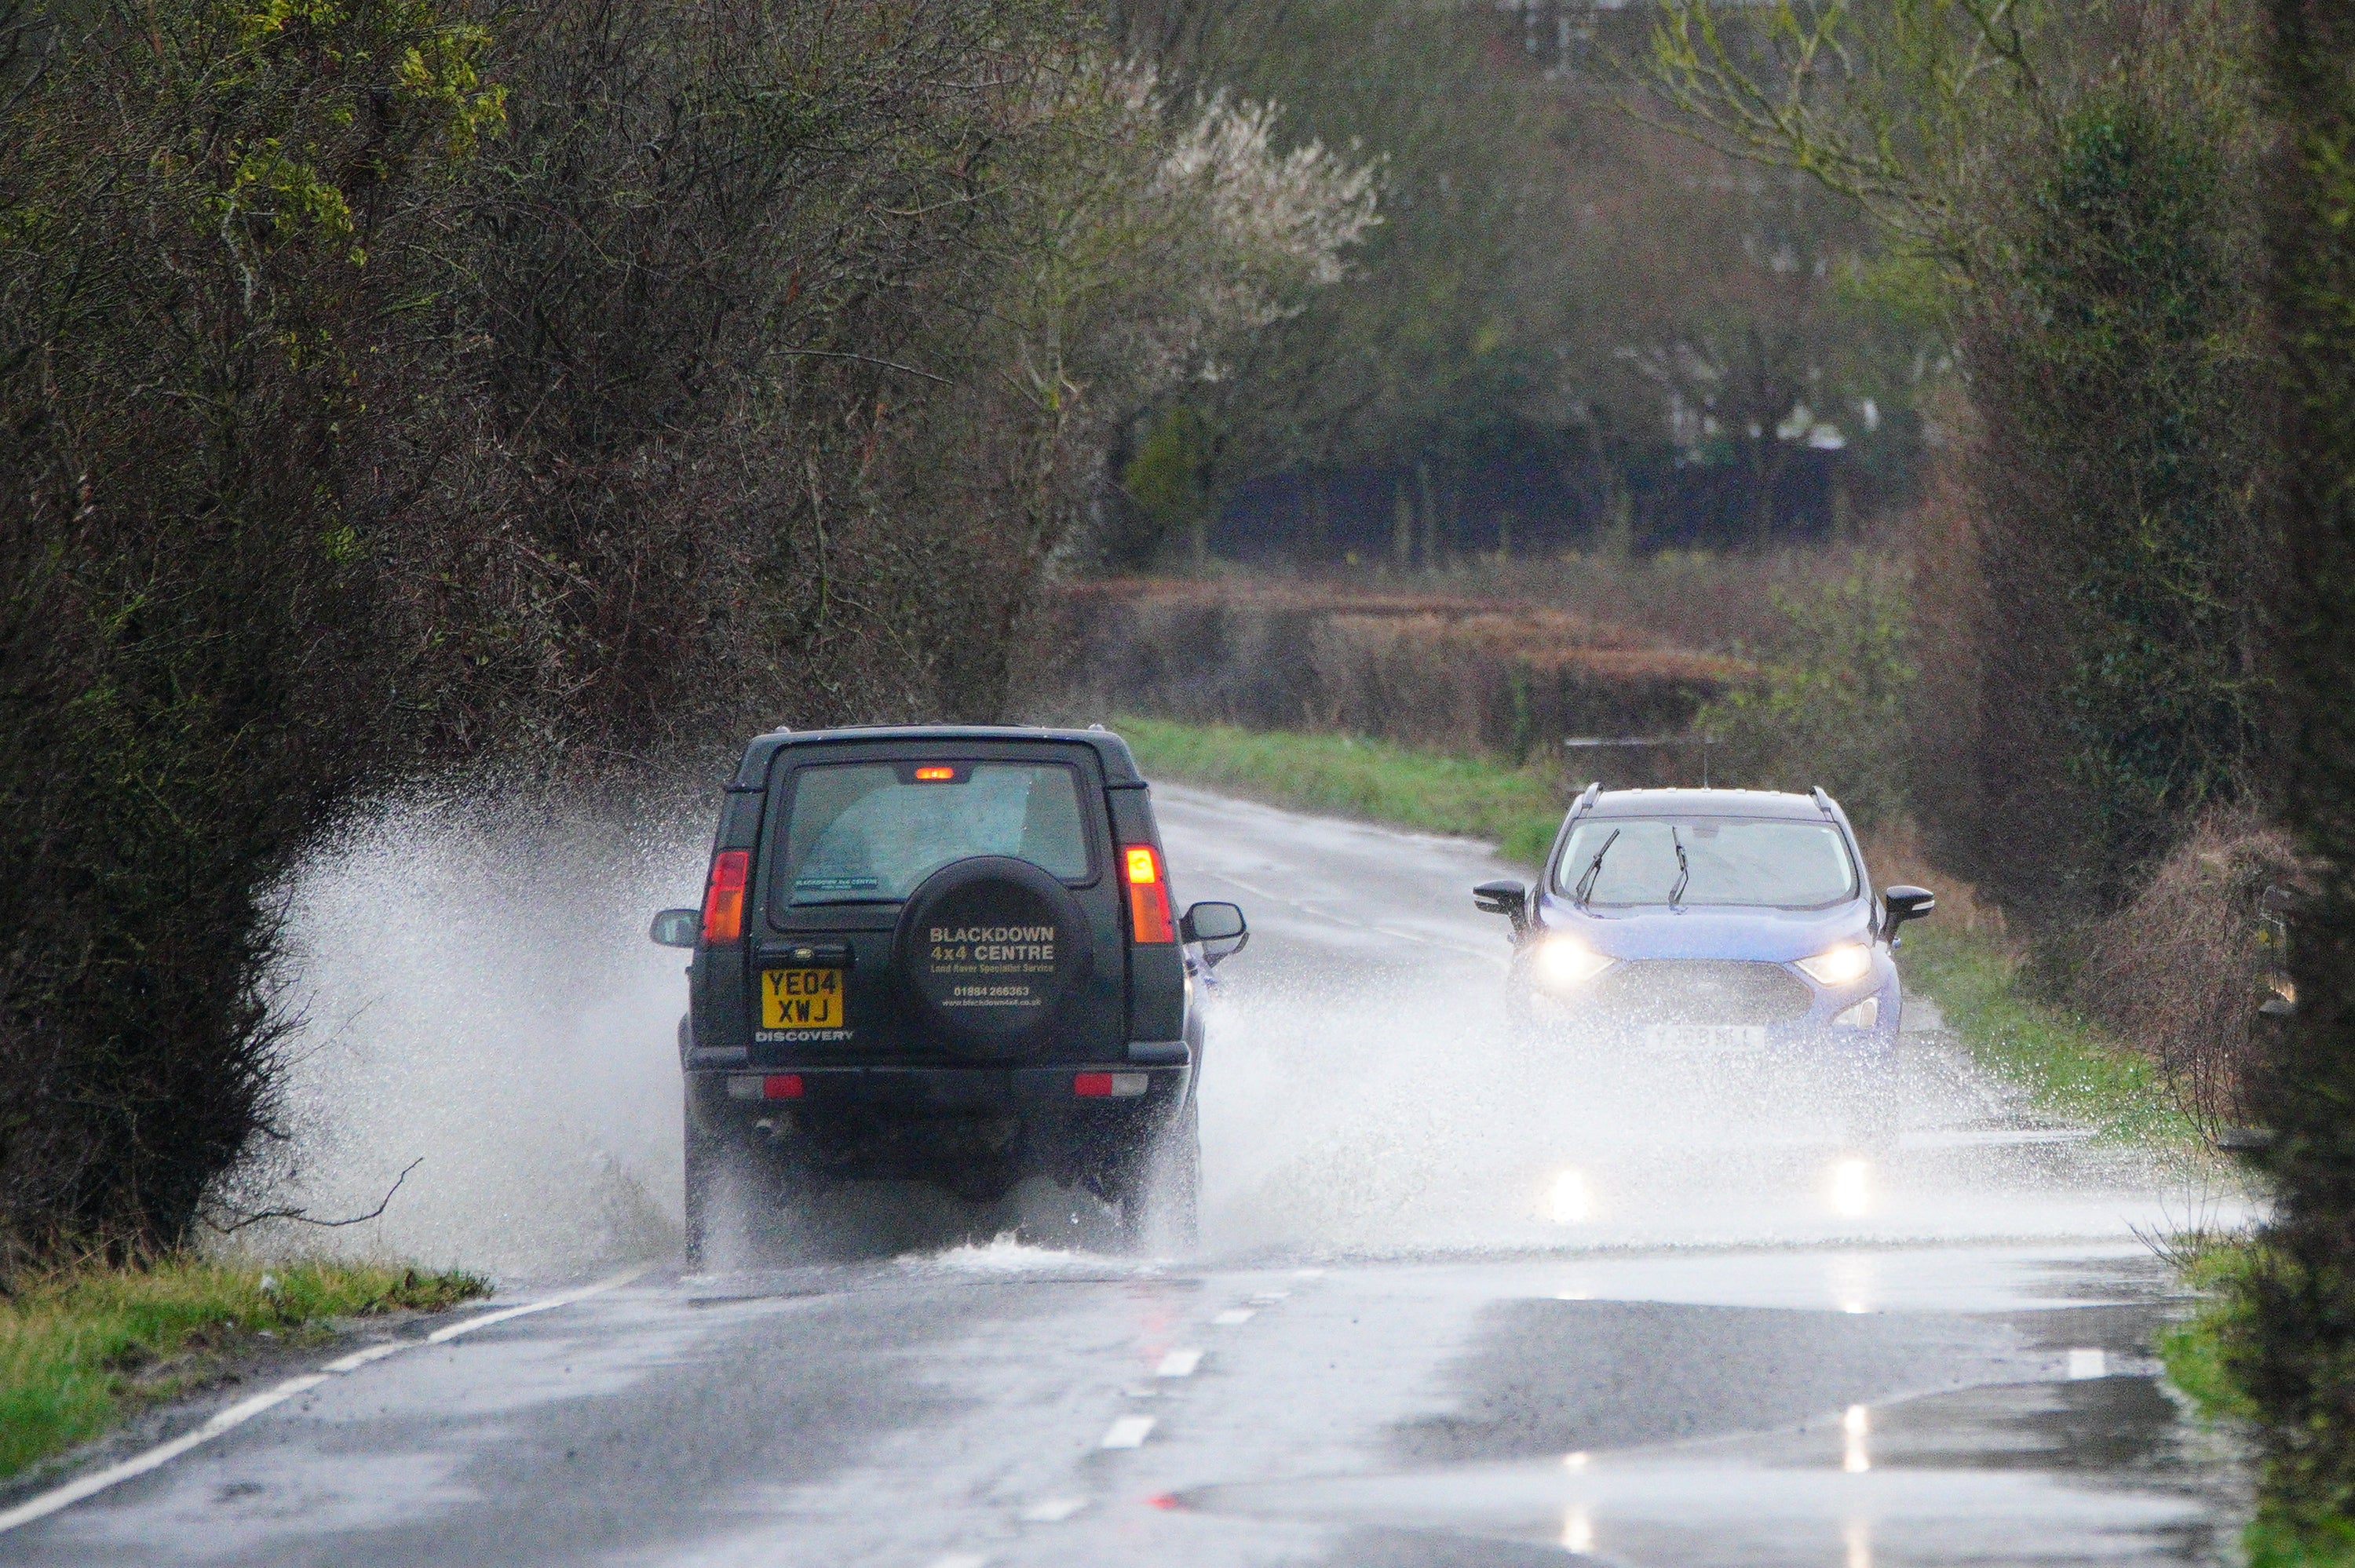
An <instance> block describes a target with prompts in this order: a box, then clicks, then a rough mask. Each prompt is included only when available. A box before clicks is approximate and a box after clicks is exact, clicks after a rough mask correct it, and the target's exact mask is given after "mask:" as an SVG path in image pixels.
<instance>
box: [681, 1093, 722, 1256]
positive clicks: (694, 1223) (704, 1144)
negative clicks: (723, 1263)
mask: <svg viewBox="0 0 2355 1568" xmlns="http://www.w3.org/2000/svg"><path fill="white" fill-rule="evenodd" d="M686 1119H687V1138H686V1144H687V1249H686V1250H687V1272H688V1273H689V1274H699V1273H701V1272H702V1271H703V1266H704V1264H705V1262H706V1261H707V1259H708V1257H709V1253H710V1250H711V1231H712V1224H711V1222H712V1217H713V1215H712V1211H713V1209H714V1207H715V1206H716V1205H717V1203H718V1202H719V1201H720V1200H721V1194H720V1193H719V1192H717V1191H716V1189H718V1188H719V1187H720V1186H722V1185H724V1184H725V1181H726V1174H725V1171H724V1170H723V1169H722V1167H723V1163H724V1162H723V1159H722V1150H721V1149H720V1146H719V1139H715V1138H713V1137H712V1136H711V1134H709V1132H707V1131H705V1130H704V1129H703V1128H702V1127H701V1126H700V1125H699V1124H698V1123H697V1121H696V1119H695V1112H694V1111H693V1110H692V1109H690V1110H688V1111H687V1113H686Z"/></svg>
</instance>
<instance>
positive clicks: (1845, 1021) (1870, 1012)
mask: <svg viewBox="0 0 2355 1568" xmlns="http://www.w3.org/2000/svg"><path fill="white" fill-rule="evenodd" d="M1878 1022H1881V999H1880V998H1879V997H1877V996H1868V997H1866V998H1865V999H1864V1000H1863V1001H1859V1002H1858V1003H1857V1004H1856V1005H1855V1006H1854V1007H1851V1008H1849V1009H1848V1010H1847V1011H1846V1012H1842V1013H1841V1014H1840V1015H1839V1016H1838V1018H1835V1019H1833V1020H1832V1026H1833V1027H1834V1028H1836V1029H1870V1028H1871V1027H1872V1026H1873V1025H1874V1024H1876V1023H1878Z"/></svg>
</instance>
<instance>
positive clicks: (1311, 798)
mask: <svg viewBox="0 0 2355 1568" xmlns="http://www.w3.org/2000/svg"><path fill="white" fill-rule="evenodd" d="M1112 727H1113V728H1114V729H1115V730H1118V731H1119V732H1120V734H1121V735H1122V736H1124V737H1125V738H1126V740H1127V741H1128V744H1129V749H1130V750H1132V751H1134V752H1135V754H1136V762H1137V766H1138V767H1139V768H1143V769H1144V770H1145V775H1146V778H1148V779H1153V778H1167V779H1178V780H1182V781H1184V782H1187V783H1193V784H1206V785H1213V786H1216V787H1217V788H1219V789H1226V790H1229V791H1231V792H1232V793H1234V794H1238V795H1243V796H1247V797H1251V798H1253V799H1258V800H1267V801H1270V802H1272V803H1273V804H1275V805H1280V806H1293V807H1297V808H1299V809H1300V810H1309V811H1327V812H1331V813H1333V814H1335V815H1337V816H1348V817H1362V818H1366V819H1369V820H1370V821H1380V822H1394V823H1397V824H1398V825H1400V826H1401V827H1409V828H1421V829H1423V831H1425V832H1434V833H1462V834H1465V835H1466V836H1468V837H1471V838H1478V839H1487V840H1488V841H1490V842H1493V843H1495V844H1496V845H1497V853H1500V854H1502V855H1503V856H1504V857H1505V858H1506V859H1508V860H1517V861H1519V862H1521V863H1524V864H1529V865H1534V864H1536V863H1538V862H1539V861H1540V860H1543V859H1544V858H1545V853H1546V850H1547V849H1548V848H1549V847H1550V845H1551V844H1552V842H1553V835H1554V830H1555V829H1556V828H1559V827H1560V826H1561V815H1562V812H1563V810H1566V809H1567V806H1568V802H1567V801H1566V800H1564V799H1563V796H1562V787H1561V780H1560V779H1554V778H1550V777H1549V776H1547V775H1546V774H1543V773H1541V772H1540V771H1538V770H1537V769H1535V768H1508V767H1506V766H1505V765H1504V764H1502V763H1500V762H1492V761H1488V760H1486V759H1484V758H1476V757H1449V756H1444V755H1442V754H1440V753H1437V752H1431V751H1418V750H1415V749H1413V748H1412V747H1403V746H1394V745H1392V744H1391V743H1390V742H1388V741H1380V740H1367V739H1364V738H1362V737H1359V736H1348V735H1319V734H1302V733H1298V732H1295V731H1289V730H1249V729H1241V728H1238V727H1236V726H1232V725H1223V724H1209V725H1202V724H1174V723H1171V722H1169V721H1168V720H1166V719H1148V718H1136V717H1134V716H1126V717H1122V718H1119V719H1116V720H1114V723H1113V725H1112Z"/></svg>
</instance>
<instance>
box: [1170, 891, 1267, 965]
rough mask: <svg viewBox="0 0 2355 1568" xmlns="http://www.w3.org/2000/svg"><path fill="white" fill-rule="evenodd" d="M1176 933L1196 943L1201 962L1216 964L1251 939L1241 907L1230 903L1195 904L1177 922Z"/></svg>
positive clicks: (1249, 928) (1233, 953)
mask: <svg viewBox="0 0 2355 1568" xmlns="http://www.w3.org/2000/svg"><path fill="white" fill-rule="evenodd" d="M1177 934H1178V936H1180V937H1182V938H1185V939H1186V940H1187V941H1188V942H1194V943H1199V945H1200V946H1201V948H1202V961H1203V962H1204V963H1206V964H1216V963H1219V962H1220V961H1222V960H1224V959H1231V958H1233V957H1234V956H1235V955H1236V954H1237V953H1240V952H1241V951H1242V950H1243V948H1244V947H1245V945H1246V944H1248V943H1249V942H1250V941H1251V927H1249V926H1247V925H1245V924H1244V923H1243V912H1242V910H1241V908H1240V907H1239V906H1235V905H1232V904H1197V905H1195V906H1193V907H1192V908H1191V909H1188V910H1187V911H1186V914H1185V916H1184V918H1182V919H1180V920H1179V921H1178V922H1177Z"/></svg>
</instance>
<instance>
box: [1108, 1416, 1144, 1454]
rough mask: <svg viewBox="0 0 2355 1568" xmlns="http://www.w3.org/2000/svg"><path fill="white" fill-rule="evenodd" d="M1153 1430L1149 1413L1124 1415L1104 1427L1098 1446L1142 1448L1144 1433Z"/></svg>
mask: <svg viewBox="0 0 2355 1568" xmlns="http://www.w3.org/2000/svg"><path fill="white" fill-rule="evenodd" d="M1152 1430H1153V1417H1151V1416H1150V1415H1124V1416H1122V1417H1121V1418H1120V1419H1119V1420H1117V1421H1114V1423H1113V1424H1112V1425H1111V1426H1109V1427H1108V1428H1106V1429H1105V1431H1104V1435H1103V1442H1101V1443H1099V1444H1097V1445H1096V1446H1097V1447H1099V1448H1142V1447H1144V1446H1145V1436H1146V1433H1148V1432H1151V1431H1152Z"/></svg>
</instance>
